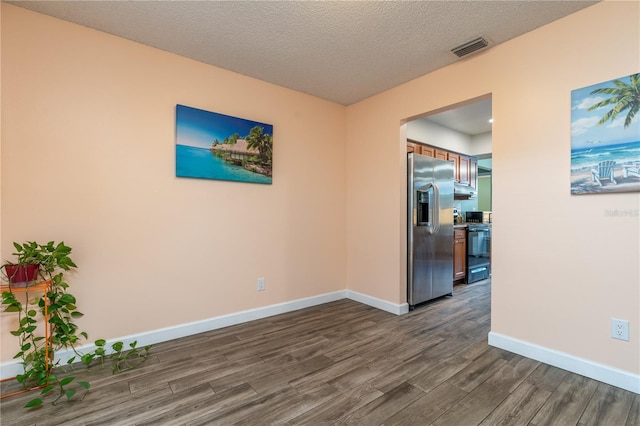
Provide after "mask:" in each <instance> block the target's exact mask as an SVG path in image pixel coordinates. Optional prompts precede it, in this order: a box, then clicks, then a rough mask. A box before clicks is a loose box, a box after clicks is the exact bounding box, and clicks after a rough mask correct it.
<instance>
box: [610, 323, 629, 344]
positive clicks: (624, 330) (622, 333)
mask: <svg viewBox="0 0 640 426" xmlns="http://www.w3.org/2000/svg"><path fill="white" fill-rule="evenodd" d="M611 337H612V338H614V339H620V340H626V341H627V342H628V341H629V321H627V320H621V319H617V318H611Z"/></svg>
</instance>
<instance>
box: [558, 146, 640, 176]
mask: <svg viewBox="0 0 640 426" xmlns="http://www.w3.org/2000/svg"><path fill="white" fill-rule="evenodd" d="M605 160H612V161H615V162H616V163H618V164H634V163H637V162H640V142H628V143H621V144H618V145H605V146H598V145H594V146H592V147H588V148H581V149H572V150H571V169H572V170H581V169H587V168H590V167H593V166H596V165H597V164H598V163H599V162H601V161H605Z"/></svg>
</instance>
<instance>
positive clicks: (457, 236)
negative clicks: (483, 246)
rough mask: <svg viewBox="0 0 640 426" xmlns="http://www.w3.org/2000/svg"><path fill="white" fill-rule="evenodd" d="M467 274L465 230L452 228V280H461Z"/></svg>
mask: <svg viewBox="0 0 640 426" xmlns="http://www.w3.org/2000/svg"><path fill="white" fill-rule="evenodd" d="M466 275H467V230H466V229H465V228H459V229H454V230H453V280H454V281H457V280H461V279H464V277H465V276H466Z"/></svg>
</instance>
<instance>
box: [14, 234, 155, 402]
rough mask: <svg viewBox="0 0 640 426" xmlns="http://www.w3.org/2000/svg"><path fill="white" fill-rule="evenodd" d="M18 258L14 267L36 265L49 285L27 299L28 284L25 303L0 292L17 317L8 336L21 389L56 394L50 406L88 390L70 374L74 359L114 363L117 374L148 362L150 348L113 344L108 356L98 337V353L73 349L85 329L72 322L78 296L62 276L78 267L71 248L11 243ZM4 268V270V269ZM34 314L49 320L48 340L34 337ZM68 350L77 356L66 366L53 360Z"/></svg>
mask: <svg viewBox="0 0 640 426" xmlns="http://www.w3.org/2000/svg"><path fill="white" fill-rule="evenodd" d="M14 247H15V248H16V253H14V255H15V256H16V258H17V262H16V263H15V264H27V263H29V264H35V265H37V271H38V277H39V278H38V279H39V280H41V281H45V282H46V283H47V286H46V291H45V294H44V295H42V294H40V295H37V296H36V297H32V296H33V295H31V297H30V296H29V293H28V292H29V289H30V287H28V286H27V288H26V289H25V291H24V293H27V295H26V301H24V302H23V301H21V300H22V299H21V298H18V297H16V295H15V293H14V292H13V291H11V285H10V286H9V291H3V292H2V305H3V306H4V312H15V313H17V314H18V328H17V329H16V330H13V331H11V334H12V335H14V336H17V337H18V340H19V346H20V351H19V352H18V353H17V354H16V355H15V356H14V358H19V359H21V361H22V366H23V370H24V371H23V373H22V374H19V375H18V376H17V377H16V380H17V381H18V382H19V383H21V384H22V385H23V387H24V388H25V389H29V388H32V387H41V388H42V390H41V395H47V394H50V392H52V391H57V393H56V392H54V394H56V397H55V398H54V400H53V403H56V402H57V401H58V400H60V399H61V398H63V397H66V399H67V400H68V399H71V398H72V397H73V396H74V395H75V394H76V392H77V390H78V389H79V388H84V389H85V390H88V389H89V383H88V382H85V381H76V380H75V377H74V376H72V375H71V374H70V373H69V370H73V365H72V364H73V362H74V361H75V360H76V359H78V360H79V361H81V362H82V363H83V364H84V365H85V366H87V367H88V366H90V365H91V363H92V362H93V361H94V360H99V361H100V362H101V363H102V364H104V363H105V360H107V359H108V360H110V361H112V363H113V371H114V373H117V372H119V371H122V370H126V369H129V368H134V367H136V366H138V365H140V364H141V363H142V362H144V361H145V360H146V358H147V354H148V352H149V349H150V346H146V347H144V348H143V349H139V348H136V342H132V343H130V344H129V349H126V348H125V347H124V344H123V343H122V342H115V343H113V344H112V345H111V353H110V354H109V353H108V352H107V349H106V341H105V340H104V339H99V340H97V341H96V342H95V344H96V350H95V351H93V352H89V353H84V354H82V353H79V352H78V350H77V349H76V346H77V344H78V343H79V342H80V341H81V339H83V338H84V339H86V338H88V335H87V333H86V332H84V331H80V330H79V329H78V326H77V325H76V324H75V322H74V320H75V319H76V318H79V317H81V316H83V314H82V313H81V312H79V311H78V309H77V307H76V298H75V297H74V296H73V295H72V294H71V293H69V291H68V289H69V284H68V283H67V282H66V281H65V273H66V272H67V271H69V270H71V269H72V268H76V267H77V266H76V264H75V263H74V262H73V260H71V258H70V256H69V255H70V254H71V247H69V246H67V245H65V244H64V242H60V243H57V244H56V243H55V242H53V241H51V242H48V243H47V244H39V243H36V242H27V243H24V244H17V243H14ZM7 265H9V263H6V264H5V265H3V266H4V267H5V270H6V266H7ZM38 314H42V315H44V317H46V318H47V321H48V324H47V325H46V327H48V329H49V330H50V332H49V334H48V336H47V337H43V336H41V335H38V334H37V332H38V327H37V322H38V321H37V319H36V317H37V316H38ZM62 349H68V350H71V351H73V352H74V353H75V355H76V356H73V357H71V358H70V359H69V361H68V362H67V367H69V368H65V367H63V366H60V365H59V361H58V360H56V359H55V352H56V351H59V350H62ZM42 403H43V400H42V399H41V398H34V399H33V400H31V401H29V403H27V405H26V407H36V406H39V405H41V404H42Z"/></svg>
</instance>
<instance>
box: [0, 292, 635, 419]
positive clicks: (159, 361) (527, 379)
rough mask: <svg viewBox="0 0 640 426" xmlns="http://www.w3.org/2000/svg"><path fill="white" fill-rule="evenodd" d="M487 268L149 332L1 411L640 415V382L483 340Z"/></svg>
mask: <svg viewBox="0 0 640 426" xmlns="http://www.w3.org/2000/svg"><path fill="white" fill-rule="evenodd" d="M490 296H491V295H490V282H489V281H484V282H479V283H475V284H471V285H468V286H466V285H460V286H456V288H455V291H454V296H453V297H449V298H445V299H441V300H438V301H436V302H434V303H430V304H427V305H426V306H423V307H420V308H418V309H416V310H415V311H413V312H411V313H409V314H408V315H403V316H395V315H392V314H388V313H386V312H382V311H379V310H376V309H374V308H371V307H368V306H365V305H361V304H359V303H356V302H353V301H349V300H342V301H338V302H333V303H328V304H325V305H321V306H317V307H313V308H309V309H304V310H301V311H297V312H292V313H288V314H284V315H279V316H276V317H271V318H268V319H263V320H259V321H254V322H251V323H247V324H243V325H238V326H233V327H228V328H225V329H221V330H216V331H212V332H208V333H203V334H199V335H196V336H192V337H188V338H183V339H179V340H175V341H171V342H167V343H163V344H158V345H155V346H154V348H153V350H152V354H153V355H152V357H151V358H150V359H149V360H148V362H147V363H146V364H145V365H144V366H143V367H141V368H139V369H137V370H134V371H130V372H126V373H123V374H120V375H115V376H114V375H111V373H110V370H109V369H101V368H97V369H94V370H93V371H91V372H90V373H88V374H87V373H84V374H87V379H88V380H89V381H90V382H91V383H92V388H91V392H89V394H87V396H86V397H85V398H84V400H78V401H73V402H70V403H61V404H58V405H57V406H51V405H45V406H44V407H42V408H39V409H34V410H27V409H24V408H22V406H23V405H24V404H25V403H26V401H27V400H29V399H30V398H32V397H33V396H34V395H35V394H34V393H30V394H24V395H19V396H14V397H10V398H7V399H4V400H2V402H1V407H0V414H1V417H0V422H1V423H2V425H33V424H37V425H61V424H64V425H134V424H135V425H147V424H148V425H230V424H244V425H268V424H288V425H300V424H304V425H333V424H339V425H342V424H356V425H414V426H415V425H431V424H432V425H454V426H466V425H491V426H493V425H512V424H513V425H516V424H518V425H562V426H566V425H581V426H582V425H616V426H618V425H640V395H636V394H633V393H631V392H627V391H624V390H621V389H618V388H615V387H613V386H609V385H606V384H604V383H600V382H597V381H595V380H591V379H587V378H585V377H582V376H579V375H576V374H572V373H569V372H566V371H563V370H560V369H557V368H554V367H551V366H548V365H545V364H541V363H539V362H536V361H533V360H530V359H527V358H523V357H521V356H518V355H515V354H512V353H509V352H506V351H503V350H500V349H496V348H492V347H490V346H488V345H487V333H488V332H489V312H490V307H489V304H490Z"/></svg>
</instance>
